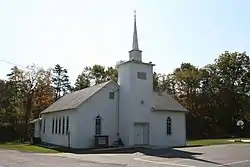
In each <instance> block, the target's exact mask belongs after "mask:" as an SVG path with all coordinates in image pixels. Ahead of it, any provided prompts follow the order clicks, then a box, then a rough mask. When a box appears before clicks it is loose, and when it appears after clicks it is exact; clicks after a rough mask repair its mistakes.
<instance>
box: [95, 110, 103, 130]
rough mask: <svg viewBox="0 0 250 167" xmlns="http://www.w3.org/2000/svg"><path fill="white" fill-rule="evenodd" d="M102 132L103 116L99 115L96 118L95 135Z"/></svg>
mask: <svg viewBox="0 0 250 167" xmlns="http://www.w3.org/2000/svg"><path fill="white" fill-rule="evenodd" d="M101 134H102V118H101V117H100V116H99V115H98V116H96V118H95V135H101Z"/></svg>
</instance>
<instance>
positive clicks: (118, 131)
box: [116, 88, 120, 140]
mask: <svg viewBox="0 0 250 167" xmlns="http://www.w3.org/2000/svg"><path fill="white" fill-rule="evenodd" d="M119 97H120V92H119V88H118V89H117V105H116V106H117V109H116V111H117V118H116V119H117V134H116V135H117V140H118V139H119V137H120V105H119V104H120V98H119Z"/></svg>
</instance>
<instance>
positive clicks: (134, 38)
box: [132, 11, 139, 50]
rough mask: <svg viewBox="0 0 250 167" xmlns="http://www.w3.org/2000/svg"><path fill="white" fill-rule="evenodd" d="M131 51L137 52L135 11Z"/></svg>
mask: <svg viewBox="0 0 250 167" xmlns="http://www.w3.org/2000/svg"><path fill="white" fill-rule="evenodd" d="M132 50H139V46H138V38H137V27H136V11H134V34H133V45H132Z"/></svg>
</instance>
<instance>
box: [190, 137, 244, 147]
mask: <svg viewBox="0 0 250 167" xmlns="http://www.w3.org/2000/svg"><path fill="white" fill-rule="evenodd" d="M238 139H239V138H233V139H232V138H231V139H230V138H229V139H201V140H189V141H187V146H209V145H219V144H232V143H235V142H231V141H229V140H238ZM242 139H243V138H242ZM244 139H246V138H244Z"/></svg>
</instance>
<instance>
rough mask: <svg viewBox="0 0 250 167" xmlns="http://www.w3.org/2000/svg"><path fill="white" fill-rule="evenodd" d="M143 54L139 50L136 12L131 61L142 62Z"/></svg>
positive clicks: (130, 53)
mask: <svg viewBox="0 0 250 167" xmlns="http://www.w3.org/2000/svg"><path fill="white" fill-rule="evenodd" d="M141 52H142V51H140V50H139V44H138V37H137V27H136V11H134V33H133V45H132V50H131V51H129V60H132V61H140V62H141Z"/></svg>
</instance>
